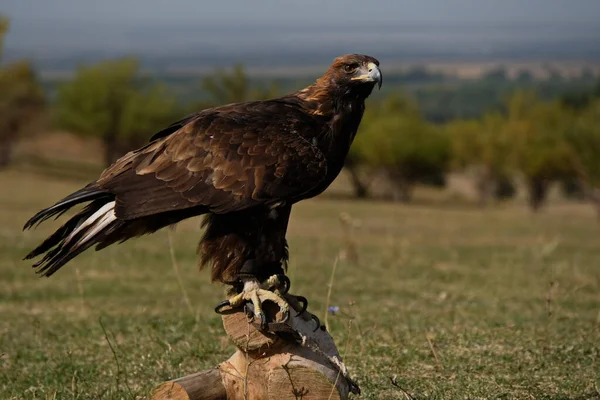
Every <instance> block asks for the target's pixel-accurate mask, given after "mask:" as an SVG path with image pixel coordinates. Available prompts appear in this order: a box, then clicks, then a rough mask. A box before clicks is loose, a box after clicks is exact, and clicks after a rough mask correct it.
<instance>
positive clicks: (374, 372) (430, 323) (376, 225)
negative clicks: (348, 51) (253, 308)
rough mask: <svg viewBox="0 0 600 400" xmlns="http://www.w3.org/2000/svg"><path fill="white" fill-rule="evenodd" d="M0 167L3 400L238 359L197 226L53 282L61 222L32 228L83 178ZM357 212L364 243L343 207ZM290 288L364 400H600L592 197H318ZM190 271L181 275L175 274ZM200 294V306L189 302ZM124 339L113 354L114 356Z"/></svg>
mask: <svg viewBox="0 0 600 400" xmlns="http://www.w3.org/2000/svg"><path fill="white" fill-rule="evenodd" d="M84 183H85V181H83V180H81V178H79V177H77V175H76V174H74V176H72V177H70V178H69V180H64V179H63V180H59V179H57V178H55V177H53V176H52V175H51V174H44V175H42V174H39V173H37V172H33V171H29V170H22V169H21V170H9V171H5V172H0V187H1V188H2V191H1V193H0V221H2V223H1V224H0V274H1V276H2V279H1V280H0V399H21V398H25V399H134V398H143V397H144V396H145V395H147V394H148V392H149V391H150V390H151V389H152V388H153V387H154V386H155V385H157V384H158V383H160V382H162V381H163V380H166V379H170V378H174V377H178V376H183V375H186V374H189V373H192V372H195V371H199V370H201V369H204V368H207V367H211V366H214V365H215V364H217V363H219V362H220V361H221V360H223V359H225V358H226V357H228V356H229V355H230V354H231V353H232V352H233V350H234V349H233V347H232V345H231V344H230V343H229V342H228V341H227V339H226V337H225V336H224V334H223V331H222V329H221V324H220V318H219V317H218V316H217V315H216V314H214V312H213V311H212V308H213V306H214V305H215V304H216V303H217V302H218V301H220V300H221V299H222V298H223V295H224V290H223V288H222V287H219V286H217V285H211V284H209V279H208V274H207V272H206V271H203V272H198V269H197V267H196V255H195V248H196V244H197V241H198V239H199V237H200V232H199V220H193V221H187V222H185V223H182V224H180V225H179V226H177V228H176V230H175V231H172V233H171V235H172V239H173V240H172V243H173V250H174V251H173V256H174V257H173V258H172V257H171V255H170V251H169V250H170V245H169V234H168V231H161V232H158V233H157V234H154V235H152V236H148V237H145V238H142V239H137V240H133V241H130V242H128V243H125V244H122V245H119V246H113V247H110V248H108V249H106V250H104V251H102V252H93V251H89V252H86V253H84V254H83V255H82V256H80V257H78V258H77V259H76V260H74V261H73V262H71V263H70V264H68V265H67V266H66V267H65V268H64V269H63V270H61V271H60V272H59V273H58V274H56V275H55V276H53V277H52V278H50V279H40V278H37V277H36V276H35V274H34V273H33V271H32V270H31V268H30V264H29V263H26V262H23V261H20V260H21V258H22V256H23V255H24V254H26V252H27V251H28V250H29V249H30V248H31V247H32V246H34V245H35V244H37V243H38V242H39V241H40V240H41V239H43V238H44V237H45V236H46V235H47V234H48V233H50V232H51V231H52V230H53V229H54V228H56V227H57V226H58V224H57V223H48V224H45V225H43V226H42V227H40V228H39V229H38V230H36V231H32V232H21V226H22V225H23V223H24V222H25V221H26V220H27V218H28V217H30V216H31V215H32V213H34V212H35V211H37V210H38V209H40V208H42V207H44V206H47V205H49V204H50V203H52V202H54V201H55V200H57V199H59V198H61V197H63V196H64V195H66V194H68V193H69V192H70V191H72V190H74V189H76V188H78V187H79V186H81V185H82V184H84ZM341 213H347V214H349V215H350V216H351V217H352V218H354V219H356V220H357V222H358V223H357V227H355V228H354V230H353V233H352V236H353V239H352V238H349V233H348V231H346V230H344V229H343V228H342V224H341V223H340V214H341ZM288 238H289V242H290V245H291V270H290V273H289V274H290V277H291V279H292V282H293V284H292V290H291V291H292V292H293V293H297V294H302V295H305V296H306V297H308V298H309V299H310V300H311V303H310V309H311V311H313V312H315V313H316V314H317V315H318V316H319V317H320V318H321V320H324V319H325V315H324V314H325V311H324V310H325V308H326V306H327V304H326V295H327V283H328V281H329V276H330V274H331V269H332V265H333V262H334V260H335V259H336V257H337V256H338V255H339V254H340V252H342V253H346V254H348V253H349V252H351V250H352V248H351V247H352V246H351V245H349V242H351V241H352V240H353V241H354V242H355V243H356V245H355V247H356V254H357V256H358V259H357V260H351V259H348V258H347V259H342V261H340V263H339V264H338V267H337V271H336V276H335V280H334V286H333V290H332V298H331V303H330V305H332V306H339V307H340V312H339V313H338V314H337V315H329V316H328V322H329V324H330V330H331V333H332V335H333V336H334V338H335V339H336V341H337V343H338V345H339V348H340V350H341V351H342V355H343V356H344V357H345V361H346V363H347V365H348V366H349V369H350V372H351V374H352V375H353V377H354V378H355V379H356V380H357V381H358V382H359V384H360V385H361V388H362V391H363V394H362V395H361V396H360V398H361V399H405V398H406V396H405V394H404V393H403V392H402V391H401V390H400V389H398V388H397V387H396V386H394V385H392V384H391V383H390V378H392V377H395V381H396V383H397V385H398V386H400V387H402V388H403V389H404V390H405V391H407V392H408V393H410V394H412V396H414V397H415V398H417V399H496V398H497V399H556V400H558V399H580V400H583V399H600V364H599V362H600V246H599V245H600V224H598V223H597V221H596V220H595V216H594V213H593V210H592V208H591V207H589V206H586V205H574V204H573V205H572V204H564V203H560V204H553V205H551V207H550V208H548V209H547V210H545V211H543V212H542V213H540V214H539V215H531V214H530V213H529V212H528V211H527V209H526V208H525V207H524V206H523V205H520V204H512V205H505V206H502V207H497V208H492V209H488V210H479V209H476V208H471V207H465V206H450V205H448V206H443V205H440V206H423V205H412V206H401V205H394V204H389V203H383V202H368V201H360V202H353V201H349V200H334V199H332V198H323V199H316V200H311V201H307V202H304V203H301V204H299V205H297V206H296V207H295V209H294V212H293V216H292V222H291V225H290V229H289V235H288ZM178 273H179V274H180V276H181V282H182V284H181V285H180V284H179V283H178V278H177V274H178ZM188 301H189V304H188ZM111 349H113V350H114V351H113V350H111Z"/></svg>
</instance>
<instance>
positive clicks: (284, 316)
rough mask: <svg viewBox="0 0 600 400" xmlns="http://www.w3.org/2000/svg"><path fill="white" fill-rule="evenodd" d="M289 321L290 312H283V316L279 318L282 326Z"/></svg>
mask: <svg viewBox="0 0 600 400" xmlns="http://www.w3.org/2000/svg"><path fill="white" fill-rule="evenodd" d="M289 319H290V312H289V310H288V311H284V312H283V316H282V317H281V323H282V324H283V323H284V322H287V320H289Z"/></svg>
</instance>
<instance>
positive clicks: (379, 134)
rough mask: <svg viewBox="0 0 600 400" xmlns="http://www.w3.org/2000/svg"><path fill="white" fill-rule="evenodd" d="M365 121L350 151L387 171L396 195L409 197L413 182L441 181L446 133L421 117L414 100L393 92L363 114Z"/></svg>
mask: <svg viewBox="0 0 600 400" xmlns="http://www.w3.org/2000/svg"><path fill="white" fill-rule="evenodd" d="M364 124H365V126H364V129H361V132H359V134H358V135H357V137H356V139H355V143H354V145H353V146H356V148H355V150H353V153H352V154H353V155H357V154H358V157H359V158H360V159H361V160H363V162H364V163H366V164H367V165H369V166H371V167H374V168H377V169H380V170H383V171H385V172H386V174H387V176H388V178H389V180H390V183H391V184H392V185H393V187H394V197H395V198H396V199H398V200H400V201H404V202H407V201H409V200H410V199H411V195H412V189H413V187H414V185H415V184H416V183H419V182H420V183H428V184H432V183H433V184H443V183H444V182H443V176H444V172H445V171H446V167H447V162H448V160H449V154H450V153H449V145H448V141H447V137H446V135H445V134H444V133H443V132H441V131H440V130H439V129H437V128H436V127H435V126H433V125H431V124H429V123H427V122H426V121H424V120H423V118H422V117H421V115H420V114H419V112H418V109H417V108H416V106H414V104H413V103H411V102H409V101H407V100H406V98H404V97H399V96H392V97H390V98H388V99H386V100H385V102H384V103H383V104H382V105H381V106H380V107H378V108H376V111H374V112H373V113H370V114H369V115H366V118H365V121H364ZM440 177H441V179H440ZM440 180H441V182H440Z"/></svg>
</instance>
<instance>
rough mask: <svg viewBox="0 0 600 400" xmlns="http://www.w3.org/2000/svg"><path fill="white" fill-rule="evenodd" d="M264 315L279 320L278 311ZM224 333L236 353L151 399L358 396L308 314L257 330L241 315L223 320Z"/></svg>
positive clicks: (321, 329) (333, 348) (304, 399)
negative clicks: (268, 328)
mask: <svg viewBox="0 0 600 400" xmlns="http://www.w3.org/2000/svg"><path fill="white" fill-rule="evenodd" d="M269 305H270V303H265V304H264V306H265V307H264V308H265V312H266V313H267V314H268V315H269V316H270V317H274V318H270V320H275V321H280V320H281V315H280V314H279V313H275V311H276V310H277V307H272V308H271V307H268V306H269ZM222 319H223V327H224V329H225V332H226V333H227V335H228V336H229V338H230V339H231V340H232V342H233V343H234V344H235V345H236V347H237V348H238V349H237V351H236V352H235V353H234V354H233V355H232V356H231V357H230V358H229V359H228V360H227V361H224V362H222V363H221V364H219V365H218V366H217V367H216V368H213V369H209V370H206V371H202V372H198V373H196V374H193V375H188V376H185V377H183V378H178V379H174V380H172V381H168V382H165V383H163V384H162V385H160V386H158V387H157V388H156V389H155V390H154V391H153V393H152V395H151V400H167V399H169V400H225V399H228V400H254V399H268V400H285V399H293V400H296V399H302V400H311V399H332V400H333V399H336V400H345V399H347V398H348V394H349V393H360V390H359V388H358V386H357V385H356V383H354V382H353V381H352V380H351V379H350V378H349V376H348V372H347V370H346V367H345V365H344V363H343V362H342V360H341V357H340V355H339V352H338V350H337V348H336V346H335V343H334V342H333V339H332V338H331V336H330V335H329V333H328V332H327V331H326V330H325V328H324V327H323V326H321V327H319V328H318V329H316V330H315V328H316V327H317V324H316V321H314V320H313V319H312V316H311V314H310V313H308V312H304V313H303V314H302V315H301V316H296V315H295V312H294V311H293V310H292V311H291V315H290V318H289V320H288V321H287V322H285V323H280V322H275V323H271V324H269V327H270V331H275V332H277V333H276V334H274V333H264V332H262V331H260V330H259V329H257V327H256V326H255V325H254V323H253V322H252V321H250V320H249V319H248V316H247V315H246V313H245V312H243V311H242V310H239V309H236V310H230V311H228V312H226V313H225V314H224V315H223V317H222Z"/></svg>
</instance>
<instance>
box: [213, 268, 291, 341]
mask: <svg viewBox="0 0 600 400" xmlns="http://www.w3.org/2000/svg"><path fill="white" fill-rule="evenodd" d="M271 283H272V282H271ZM265 301H271V302H273V303H275V304H276V305H277V306H278V307H279V309H280V311H281V313H282V314H283V318H282V320H281V321H280V322H281V323H283V322H286V321H287V320H288V319H289V316H290V311H289V310H290V306H289V304H288V303H287V301H286V300H284V299H283V297H281V296H280V295H279V294H277V293H274V292H272V291H270V290H267V289H263V288H262V287H261V285H260V284H259V283H258V281H257V280H256V279H253V278H252V279H246V280H245V281H244V288H243V289H242V291H241V292H240V293H238V294H236V295H234V296H233V297H231V298H230V299H228V300H225V301H223V302H221V303H219V304H218V305H217V307H215V312H217V313H219V314H220V313H221V312H222V311H223V309H224V308H225V307H231V308H237V307H241V306H242V305H244V304H245V303H246V302H251V303H252V306H253V311H252V312H253V314H254V316H255V317H256V318H257V319H258V320H259V321H260V327H261V329H263V330H265V329H266V328H267V317H266V315H265V313H264V312H263V310H262V303H264V302H265Z"/></svg>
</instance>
